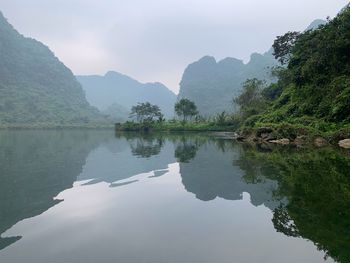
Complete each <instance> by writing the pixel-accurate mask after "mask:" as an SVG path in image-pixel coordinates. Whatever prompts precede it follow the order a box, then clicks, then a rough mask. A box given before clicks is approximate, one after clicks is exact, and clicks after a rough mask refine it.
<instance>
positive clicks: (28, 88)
mask: <svg viewBox="0 0 350 263" xmlns="http://www.w3.org/2000/svg"><path fill="white" fill-rule="evenodd" d="M0 93H1V96H0V125H2V126H22V125H23V126H27V125H44V126H57V125H81V124H87V123H92V122H100V121H102V117H101V115H100V114H99V112H98V110H97V109H95V108H93V107H91V106H90V105H89V103H88V102H87V101H86V99H85V94H84V92H83V90H82V88H81V86H80V84H79V83H78V81H77V80H76V79H75V77H74V75H73V74H72V72H71V71H70V70H69V69H68V68H67V67H66V66H65V65H64V64H63V63H62V62H60V61H59V60H58V58H56V57H55V55H54V54H53V53H52V52H51V51H50V50H49V48H48V47H46V46H45V45H43V44H42V43H40V42H38V41H36V40H34V39H31V38H26V37H24V36H22V35H21V34H19V33H18V32H17V31H16V30H15V29H14V28H13V27H12V26H11V25H10V24H9V23H8V22H7V20H6V19H5V18H4V16H3V15H2V14H1V13H0Z"/></svg>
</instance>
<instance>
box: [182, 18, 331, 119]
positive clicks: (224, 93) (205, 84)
mask: <svg viewBox="0 0 350 263" xmlns="http://www.w3.org/2000/svg"><path fill="white" fill-rule="evenodd" d="M326 23H327V21H325V20H321V19H317V20H315V21H313V22H312V23H311V24H310V25H309V26H308V27H307V29H306V30H313V29H317V28H318V27H320V26H321V25H324V24H326ZM272 53H273V49H272V48H270V50H269V51H267V52H265V53H264V54H259V53H253V54H252V55H251V57H250V60H249V62H248V63H247V64H244V63H243V61H242V60H239V59H236V58H231V57H228V58H225V59H223V60H220V61H216V59H215V58H214V57H211V56H205V57H203V58H201V59H199V60H198V61H196V62H194V63H192V64H190V65H189V66H188V67H187V68H186V69H185V71H184V73H183V76H182V80H181V82H180V92H179V95H178V98H188V99H190V100H192V101H194V102H195V103H196V105H197V107H198V110H199V113H200V114H201V115H203V116H206V117H208V116H214V115H216V114H217V113H220V112H222V111H226V112H235V111H236V108H235V105H234V103H233V98H234V97H236V96H238V95H239V94H240V92H241V89H242V84H243V83H244V81H246V80H247V79H251V78H257V79H260V80H264V81H265V82H266V84H269V83H272V82H274V81H276V78H275V77H274V76H272V74H271V71H272V69H273V67H276V66H279V65H280V64H279V63H278V62H277V60H276V59H275V58H274V56H273V55H272Z"/></svg>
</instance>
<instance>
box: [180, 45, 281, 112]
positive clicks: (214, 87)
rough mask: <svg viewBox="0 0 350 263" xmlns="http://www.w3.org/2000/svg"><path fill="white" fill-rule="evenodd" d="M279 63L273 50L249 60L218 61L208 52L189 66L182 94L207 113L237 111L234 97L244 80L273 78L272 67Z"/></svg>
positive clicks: (184, 77) (255, 55) (182, 86)
mask: <svg viewBox="0 0 350 263" xmlns="http://www.w3.org/2000/svg"><path fill="white" fill-rule="evenodd" d="M277 65H278V63H277V61H276V60H275V59H274V57H273V56H272V51H271V50H270V51H269V52H266V53H265V54H258V53H254V54H252V55H251V58H250V61H249V62H248V63H247V64H244V63H243V61H242V60H239V59H236V58H230V57H228V58H225V59H223V60H220V61H218V62H217V61H216V60H215V58H214V57H211V56H205V57H203V58H201V59H200V60H198V61H197V62H194V63H192V64H190V65H189V66H188V67H187V68H186V69H185V72H184V74H183V76H182V80H181V83H180V92H179V96H178V97H179V98H188V99H190V100H192V101H194V102H195V103H196V105H197V107H198V110H199V112H200V114H201V115H204V116H212V115H215V114H216V113H219V112H222V111H227V112H233V111H234V110H235V109H234V107H233V103H232V99H233V97H235V96H237V95H238V94H239V93H240V91H241V86H242V83H243V82H244V81H245V80H246V79H248V78H258V79H264V80H266V81H267V82H272V81H273V80H274V78H273V77H272V75H271V69H272V67H274V66H277Z"/></svg>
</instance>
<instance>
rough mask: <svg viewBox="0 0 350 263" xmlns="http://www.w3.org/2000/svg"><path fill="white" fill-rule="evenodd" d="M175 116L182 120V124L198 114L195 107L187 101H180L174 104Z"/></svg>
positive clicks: (191, 102)
mask: <svg viewBox="0 0 350 263" xmlns="http://www.w3.org/2000/svg"><path fill="white" fill-rule="evenodd" d="M175 112H176V114H177V115H178V116H179V117H181V118H182V120H183V122H185V121H187V119H188V117H193V116H195V115H197V114H198V111H197V106H196V104H195V103H194V102H193V101H190V100H189V99H181V100H179V101H178V102H177V103H176V104H175Z"/></svg>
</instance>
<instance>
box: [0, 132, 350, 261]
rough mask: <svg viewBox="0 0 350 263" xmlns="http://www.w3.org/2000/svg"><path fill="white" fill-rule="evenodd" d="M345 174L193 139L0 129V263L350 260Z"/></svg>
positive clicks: (318, 162) (341, 163)
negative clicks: (48, 240) (48, 241)
mask: <svg viewBox="0 0 350 263" xmlns="http://www.w3.org/2000/svg"><path fill="white" fill-rule="evenodd" d="M349 171H350V157H349V153H347V152H343V153H342V152H337V151H335V150H332V149H322V150H300V149H286V148H278V147H277V148H273V149H269V151H265V150H264V149H263V148H256V147H248V146H242V145H240V144H237V143H234V142H233V141H230V140H224V139H219V138H215V137H213V136H206V135H203V134H189V135H184V134H168V135H166V134H161V135H157V134H144V135H136V134H132V133H127V134H119V135H117V136H115V135H114V134H113V133H112V132H110V131H0V180H1V181H0V262H5V263H6V262H23V260H24V259H25V261H26V262H36V263H37V262H77V261H79V260H80V259H81V258H84V262H96V261H101V262H115V261H116V260H117V261H118V260H119V261H121V262H141V261H142V262H214V261H215V262H232V260H234V259H236V260H237V261H238V262H282V261H283V262H297V261H296V260H299V262H320V261H324V260H325V261H329V262H332V261H333V260H334V261H337V262H350V174H349ZM183 189H185V190H186V191H184V190H183ZM248 194H249V195H248ZM194 197H195V198H194ZM225 200H226V201H225ZM24 219H27V220H24ZM29 219H30V220H29ZM40 226H41V227H42V228H41V227H40ZM45 226H46V227H45ZM119 226H123V227H122V228H120V227H119ZM252 227H253V228H254V231H252ZM87 229H89V230H88V231H87ZM34 230H35V231H34ZM44 230H45V231H44ZM63 233H65V234H66V235H68V236H66V237H62V235H63ZM116 233H118V234H116ZM92 237H94V238H93V239H92ZM67 238H68V239H69V242H68V240H66V239H67ZM47 239H50V240H52V244H48V243H47V242H45V240H47ZM65 240H66V242H65V243H64V245H63V243H62V242H64V241H65ZM307 240H310V241H312V243H310V242H307ZM58 244H60V245H58ZM311 244H314V245H311ZM45 247H46V249H43V248H45ZM107 248H109V249H107ZM277 248H278V249H277ZM38 251H41V253H43V252H42V251H46V252H45V253H44V255H41V257H40V258H38V257H36V256H35V255H37V252H38ZM73 251H74V252H73ZM63 252H65V253H64V254H65V255H66V256H63V255H62V253H63ZM117 252H118V253H117ZM135 252H137V253H136V254H137V255H136V254H135ZM28 255H30V256H28ZM74 255H75V256H74ZM92 255H93V256H92ZM94 257H95V258H94ZM138 257H139V258H138ZM323 257H324V259H323ZM78 258H79V259H78ZM45 260H46V261H45Z"/></svg>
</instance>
